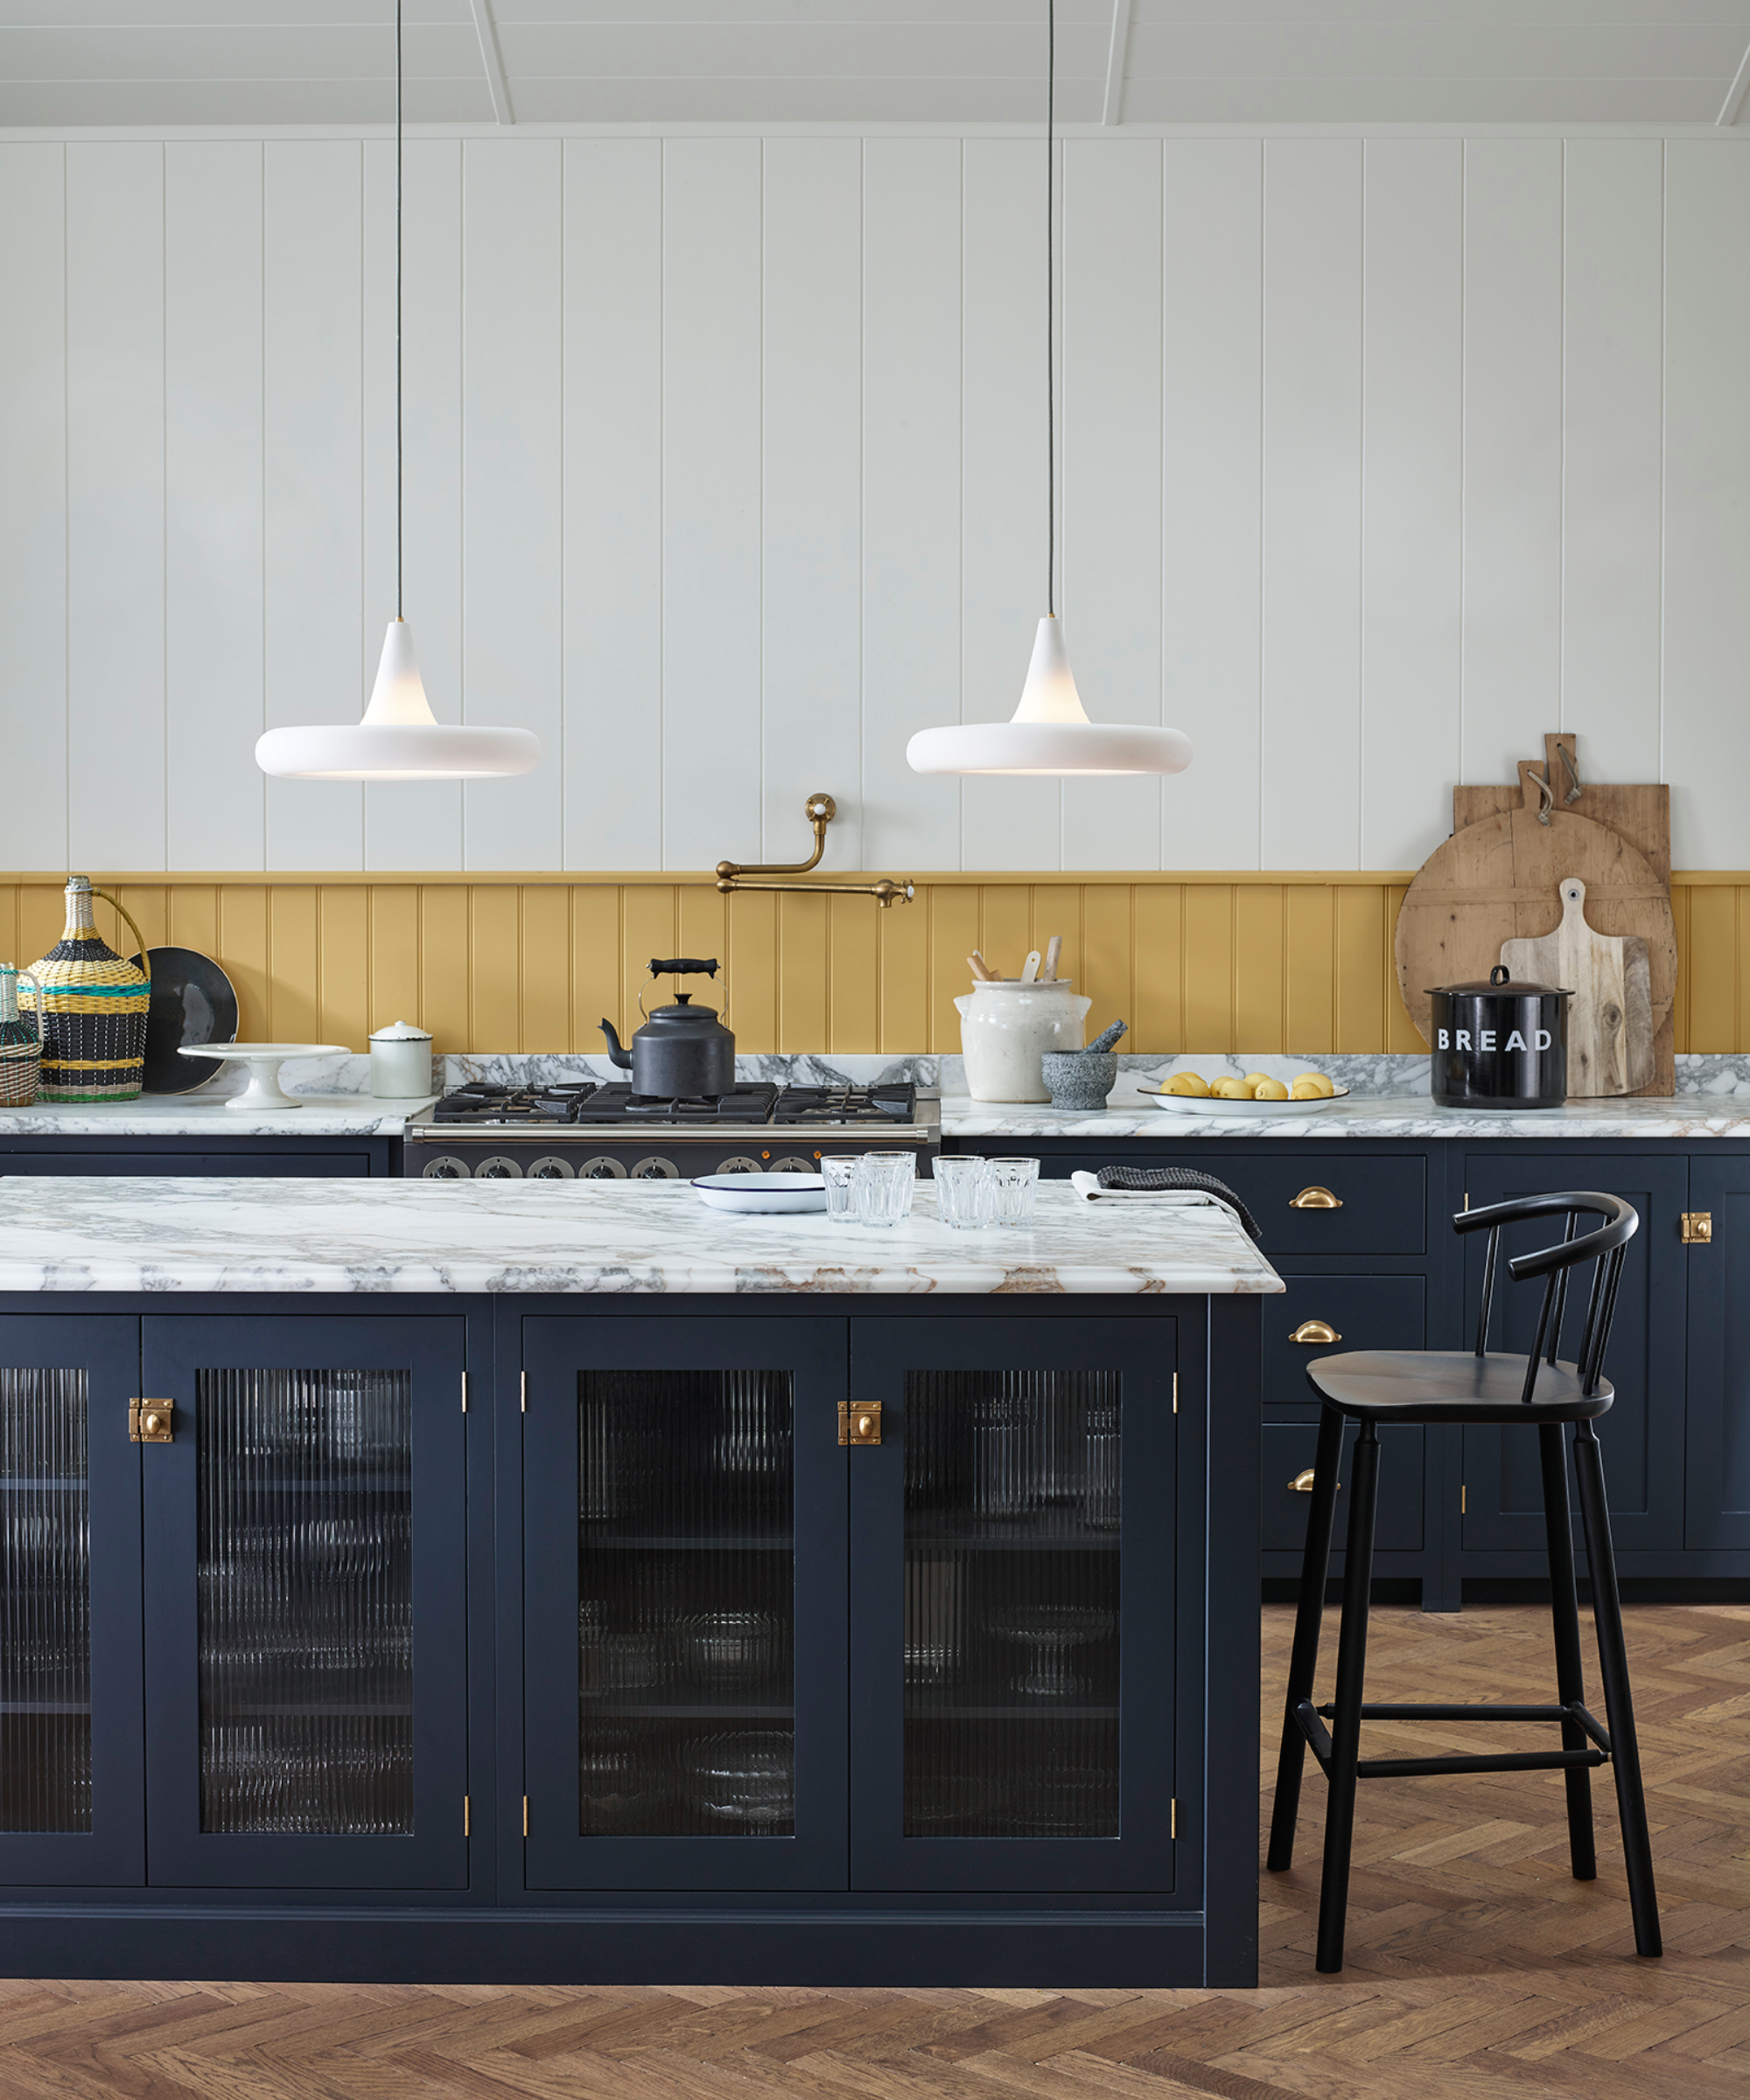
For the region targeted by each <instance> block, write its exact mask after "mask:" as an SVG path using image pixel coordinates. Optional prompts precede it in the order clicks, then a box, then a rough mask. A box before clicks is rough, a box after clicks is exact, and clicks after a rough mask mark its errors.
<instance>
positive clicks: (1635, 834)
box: [1411, 730, 1677, 1095]
mask: <svg viewBox="0 0 1750 2100" xmlns="http://www.w3.org/2000/svg"><path fill="white" fill-rule="evenodd" d="M1577 741H1578V740H1577V739H1576V738H1575V736H1574V734H1573V732H1572V731H1571V730H1569V731H1562V732H1555V731H1551V732H1549V733H1548V734H1546V735H1545V737H1544V764H1543V767H1542V768H1541V774H1540V769H1539V767H1538V765H1537V760H1535V759H1521V760H1520V761H1519V778H1518V780H1517V781H1514V782H1511V783H1508V782H1500V783H1495V782H1488V783H1486V784H1484V785H1482V786H1480V787H1471V786H1466V787H1460V788H1453V830H1454V831H1461V830H1464V829H1465V828H1466V826H1467V825H1469V824H1478V823H1482V822H1483V821H1484V820H1485V819H1486V818H1488V817H1491V816H1502V815H1504V814H1506V813H1509V812H1510V811H1512V810H1515V809H1522V808H1530V809H1536V808H1537V806H1538V805H1539V804H1540V803H1542V804H1544V805H1545V807H1546V808H1547V809H1549V810H1550V812H1551V814H1553V812H1554V811H1555V810H1556V809H1565V810H1567V811H1569V812H1570V813H1571V814H1572V815H1574V816H1587V817H1590V818H1591V819H1592V821H1593V823H1596V824H1602V825H1604V826H1605V827H1606V829H1607V830H1611V831H1614V832H1616V833H1617V834H1618V835H1619V836H1620V837H1623V838H1625V839H1627V840H1628V844H1630V845H1631V846H1633V847H1635V850H1636V851H1638V852H1639V853H1640V854H1641V855H1642V858H1644V859H1645V860H1646V862H1647V863H1648V865H1649V866H1650V867H1651V868H1652V870H1653V872H1654V873H1655V874H1656V876H1657V877H1658V879H1659V880H1660V881H1661V882H1663V884H1664V885H1665V889H1666V896H1667V900H1668V901H1669V898H1670V881H1671V791H1670V788H1667V787H1665V786H1663V784H1659V783H1655V782H1651V781H1647V782H1641V783H1627V782H1622V781H1593V780H1589V779H1587V778H1586V775H1585V774H1583V772H1582V771H1581V768H1580V765H1579V757H1578V754H1577ZM1540 778H1541V780H1542V781H1544V783H1545V784H1546V785H1547V788H1548V793H1547V795H1546V794H1545V793H1544V788H1542V787H1540V786H1539V785H1538V782H1539V780H1540ZM1565 872H1569V873H1572V872H1575V871H1572V870H1568V871H1565ZM1555 923H1556V921H1555V917H1554V914H1553V913H1552V914H1551V921H1550V923H1549V924H1547V925H1539V926H1538V927H1537V928H1536V931H1537V933H1540V934H1542V933H1548V932H1551V931H1552V930H1553V928H1554V925H1555ZM1603 930H1610V931H1615V930H1617V929H1615V928H1609V929H1603ZM1626 930H1632V931H1634V932H1636V933H1640V932H1642V931H1643V930H1644V929H1642V928H1640V927H1638V926H1637V927H1635V928H1632V929H1626ZM1411 1018H1412V1019H1413V1018H1414V1015H1413V1012H1412V1017H1411ZM1655 1019H1656V1026H1655V1028H1654V1032H1653V1076H1652V1079H1651V1080H1650V1082H1649V1083H1648V1085H1647V1086H1646V1087H1645V1088H1644V1089H1639V1090H1640V1091H1642V1092H1645V1093H1647V1094H1651V1095H1666V1094H1672V1093H1675V1092H1676V1090H1677V1063H1676V1055H1675V1053H1676V1035H1675V1025H1674V1022H1673V1019H1672V1015H1671V1012H1670V1009H1669V1008H1667V1009H1666V1010H1665V1012H1664V1014H1663V1019H1660V1018H1659V1017H1658V1015H1657V1012H1656V1015H1655ZM1418 1026H1422V1024H1421V1023H1419V1022H1418Z"/></svg>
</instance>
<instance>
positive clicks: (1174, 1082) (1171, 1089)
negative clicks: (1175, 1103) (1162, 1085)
mask: <svg viewBox="0 0 1750 2100" xmlns="http://www.w3.org/2000/svg"><path fill="white" fill-rule="evenodd" d="M1166 1090H1167V1092H1168V1093H1169V1094H1196V1095H1204V1094H1207V1093H1208V1091H1209V1082H1208V1081H1207V1080H1206V1079H1204V1078H1203V1077H1202V1076H1201V1074H1198V1073H1196V1072H1175V1073H1174V1074H1173V1077H1172V1078H1171V1079H1170V1080H1168V1081H1167V1082H1166Z"/></svg>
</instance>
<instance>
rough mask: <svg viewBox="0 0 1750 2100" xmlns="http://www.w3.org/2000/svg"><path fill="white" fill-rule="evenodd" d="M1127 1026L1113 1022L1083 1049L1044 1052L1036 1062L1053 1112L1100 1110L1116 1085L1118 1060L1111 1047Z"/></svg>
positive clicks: (1120, 1022) (1119, 1022) (1121, 1022)
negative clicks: (1058, 1110) (1054, 1110)
mask: <svg viewBox="0 0 1750 2100" xmlns="http://www.w3.org/2000/svg"><path fill="white" fill-rule="evenodd" d="M1128 1026H1129V1023H1128V1022H1125V1021H1114V1022H1113V1023H1112V1026H1110V1028H1107V1029H1105V1030H1103V1032H1102V1033H1100V1034H1098V1035H1096V1037H1095V1039H1094V1040H1093V1041H1092V1042H1091V1043H1089V1046H1088V1047H1087V1048H1086V1049H1085V1050H1047V1052H1046V1054H1045V1055H1044V1056H1043V1057H1042V1058H1041V1059H1040V1070H1041V1072H1042V1073H1043V1075H1044V1076H1045V1084H1046V1091H1047V1093H1048V1094H1049V1095H1050V1096H1051V1105H1052V1107H1053V1108H1054V1109H1103V1108H1104V1107H1105V1105H1106V1096H1108V1095H1109V1094H1110V1092H1111V1091H1112V1089H1113V1088H1114V1087H1115V1086H1116V1085H1117V1080H1118V1061H1117V1056H1116V1055H1115V1054H1114V1053H1113V1049H1112V1046H1113V1044H1114V1043H1116V1042H1117V1040H1118V1038H1119V1037H1120V1036H1121V1035H1122V1034H1123V1033H1124V1031H1125V1029H1126V1028H1127V1027H1128Z"/></svg>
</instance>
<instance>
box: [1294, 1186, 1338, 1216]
mask: <svg viewBox="0 0 1750 2100" xmlns="http://www.w3.org/2000/svg"><path fill="white" fill-rule="evenodd" d="M1288 1208H1290V1209H1291V1210H1341V1208H1343V1199H1342V1198H1341V1196H1334V1195H1333V1194H1331V1192H1330V1190H1329V1189H1328V1188H1320V1187H1319V1185H1318V1183H1317V1182H1316V1181H1315V1182H1314V1183H1313V1187H1311V1188H1303V1189H1302V1190H1301V1192H1300V1194H1299V1195H1298V1196H1291V1197H1290V1198H1289V1199H1288Z"/></svg>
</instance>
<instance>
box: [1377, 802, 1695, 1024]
mask: <svg viewBox="0 0 1750 2100" xmlns="http://www.w3.org/2000/svg"><path fill="white" fill-rule="evenodd" d="M1569 875H1578V876H1579V879H1580V880H1581V881H1582V882H1584V883H1585V885H1586V919H1587V921H1588V923H1589V924H1590V925H1591V926H1592V927H1593V928H1594V930H1595V931H1597V932H1599V933H1600V934H1639V935H1641V936H1642V939H1643V940H1644V941H1645V942H1646V943H1647V960H1648V964H1649V975H1650V977H1651V980H1652V993H1653V1026H1654V1028H1655V1030H1656V1029H1657V1028H1658V1027H1659V1026H1660V1025H1661V1024H1662V1023H1663V1020H1664V1019H1665V1017H1666V1016H1667V1015H1668V1014H1669V1013H1670V1011H1671V998H1672V996H1673V994H1674V993H1675V992H1676V991H1677V925H1676V922H1675V921H1673V919H1672V917H1671V899H1670V892H1669V891H1668V890H1667V888H1666V886H1665V885H1664V884H1663V882H1662V881H1661V880H1660V879H1659V875H1658V872H1657V871H1656V869H1655V868H1654V867H1653V866H1652V865H1651V863H1650V862H1649V861H1648V860H1647V858H1645V857H1644V855H1642V854H1641V853H1639V852H1637V851H1636V850H1635V848H1634V847H1633V846H1631V845H1630V844H1629V843H1628V840H1627V839H1626V838H1624V837H1621V834H1620V833H1618V832H1615V831H1611V830H1607V829H1606V827H1605V826H1604V825H1603V824H1595V823H1593V821H1592V819H1591V818H1590V817H1589V816H1576V815H1575V813H1574V812H1573V811H1572V810H1571V809H1554V810H1552V811H1551V814H1550V821H1549V823H1547V824H1540V823H1538V822H1537V816H1536V814H1535V812H1533V811H1532V810H1530V809H1513V810H1504V811H1502V814H1501V815H1500V816H1490V817H1485V818H1484V819H1483V821H1482V822H1481V823H1475V824H1467V825H1466V826H1465V827H1464V829H1463V830H1461V831H1455V832H1453V836H1452V837H1450V838H1449V839H1448V840H1447V841H1446V844H1445V845H1443V846H1439V847H1438V848H1436V850H1435V851H1433V852H1432V853H1431V854H1430V855H1429V856H1428V858H1427V859H1426V860H1425V861H1424V862H1423V864H1422V866H1421V869H1420V871H1419V872H1418V875H1417V877H1416V879H1415V880H1414V881H1413V882H1412V883H1411V886H1410V887H1409V889H1408V890H1407V891H1406V892H1405V893H1404V902H1403V904H1402V905H1401V906H1400V907H1399V909H1398V914H1397V935H1396V937H1395V939H1394V942H1393V950H1394V953H1395V955H1396V956H1397V983H1398V988H1399V990H1400V991H1402V992H1403V994H1404V1006H1405V1007H1406V1009H1407V1010H1408V1012H1409V1014H1410V1018H1411V1020H1412V1021H1414V1022H1415V1024H1416V1026H1417V1027H1418V1029H1419V1030H1420V1032H1421V1035H1422V1040H1423V1041H1424V1042H1426V1041H1427V1040H1428V1031H1429V1025H1430V1023H1429V1016H1430V1003H1429V998H1428V994H1429V992H1430V991H1432V989H1433V987H1434V986H1435V985H1437V984H1475V983H1477V982H1478V981H1479V980H1481V979H1484V978H1487V977H1488V973H1489V971H1490V970H1492V969H1493V968H1494V966H1495V964H1496V963H1499V962H1500V960H1501V944H1502V942H1503V941H1513V940H1519V939H1536V938H1537V936H1538V935H1544V934H1550V933H1553V932H1554V931H1555V929H1556V928H1557V927H1558V925H1559V924H1560V922H1561V917H1562V900H1561V894H1560V886H1561V884H1562V881H1563V879H1564V878H1565V877H1566V876H1569Z"/></svg>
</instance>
